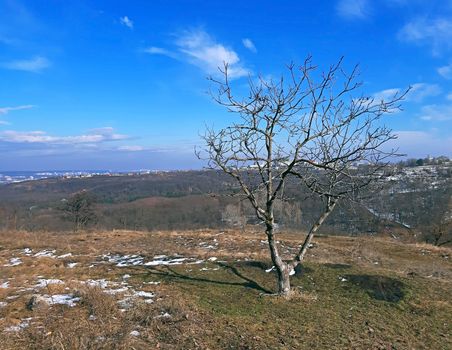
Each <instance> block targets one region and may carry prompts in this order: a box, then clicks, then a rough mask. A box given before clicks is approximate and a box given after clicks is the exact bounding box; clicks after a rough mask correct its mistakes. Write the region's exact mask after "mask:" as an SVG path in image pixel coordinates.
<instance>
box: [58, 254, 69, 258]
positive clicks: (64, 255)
mask: <svg viewBox="0 0 452 350" xmlns="http://www.w3.org/2000/svg"><path fill="white" fill-rule="evenodd" d="M70 256H72V253H67V254H63V255H59V256H58V259H64V258H68V257H70Z"/></svg>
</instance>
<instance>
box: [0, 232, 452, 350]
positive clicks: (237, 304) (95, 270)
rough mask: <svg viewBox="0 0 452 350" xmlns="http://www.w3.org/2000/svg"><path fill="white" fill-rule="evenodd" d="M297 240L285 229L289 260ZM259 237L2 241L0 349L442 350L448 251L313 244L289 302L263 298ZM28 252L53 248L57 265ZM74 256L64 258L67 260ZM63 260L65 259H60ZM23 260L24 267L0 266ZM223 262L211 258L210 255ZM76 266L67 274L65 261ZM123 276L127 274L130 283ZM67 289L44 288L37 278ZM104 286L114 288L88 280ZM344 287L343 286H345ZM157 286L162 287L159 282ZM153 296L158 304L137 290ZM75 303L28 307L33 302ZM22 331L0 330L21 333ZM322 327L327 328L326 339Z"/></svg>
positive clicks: (332, 240) (90, 236) (323, 240)
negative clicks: (130, 260) (169, 259)
mask: <svg viewBox="0 0 452 350" xmlns="http://www.w3.org/2000/svg"><path fill="white" fill-rule="evenodd" d="M302 236H303V235H302V234H301V233H281V234H280V236H279V239H280V242H281V243H282V253H283V254H285V255H286V256H287V257H289V256H290V254H291V253H292V252H294V251H296V249H297V248H298V246H299V244H300V241H301V239H300V238H302ZM263 239H264V237H263V236H262V234H261V233H260V232H256V231H253V230H251V229H250V230H247V231H246V232H238V231H234V230H230V231H218V230H198V231H183V232H179V231H172V232H152V233H148V232H133V231H112V232H83V233H77V234H70V235H63V234H60V233H48V232H42V233H29V232H1V233H0V247H1V249H0V265H1V266H2V269H1V270H0V284H1V283H4V282H8V286H7V288H0V301H3V302H6V303H7V304H6V305H4V306H3V307H0V332H1V333H0V335H1V338H2V342H1V343H0V349H8V350H10V349H11V350H15V349H157V348H160V349H174V348H176V349H223V348H224V349H226V348H228V349H287V348H299V349H326V348H328V349H343V348H356V349H409V348H430V349H446V348H448V347H449V346H452V344H451V341H450V336H451V328H450V323H449V322H450V312H452V304H451V299H450V290H451V287H452V283H451V282H452V264H451V262H450V252H451V250H450V249H449V248H446V247H441V248H438V247H433V246H430V245H425V244H423V245H420V244H404V243H401V242H398V241H395V240H390V239H383V238H375V237H369V238H364V237H362V238H351V237H332V236H330V237H318V238H316V239H315V245H314V247H313V248H312V249H310V250H309V252H308V256H307V263H306V264H305V265H304V266H303V269H302V270H301V273H300V274H297V275H296V276H294V278H293V286H294V290H295V293H294V294H293V295H292V297H291V298H290V299H289V300H285V299H284V300H282V299H279V298H273V297H261V296H260V294H261V293H262V292H264V291H272V290H273V289H274V286H275V276H274V275H273V274H271V273H265V272H264V269H265V268H267V267H269V266H270V264H269V261H268V250H267V249H268V248H267V246H266V244H265V242H261V240H263ZM25 248H30V249H32V252H33V254H36V253H37V252H40V251H43V250H50V251H53V250H55V252H54V253H53V255H52V256H50V257H40V258H39V257H35V256H33V254H31V255H30V254H29V255H28V256H27V255H25V254H24V252H23V249H25ZM68 253H71V254H72V255H70V256H67V255H66V254H68ZM104 254H110V255H111V254H119V255H126V254H129V255H132V254H137V255H140V256H141V257H142V258H143V261H148V260H152V258H153V257H154V256H156V255H167V256H178V255H180V256H184V257H190V258H193V261H194V260H198V259H200V260H203V261H204V262H203V263H201V264H188V263H183V264H181V265H173V266H155V267H154V266H143V265H136V266H126V267H120V266H116V264H115V263H108V262H107V261H106V259H105V258H103V257H102V256H103V255H104ZM61 255H63V257H59V256H61ZM13 257H19V258H20V259H21V262H22V263H21V264H19V265H17V266H3V265H8V264H9V263H10V259H11V258H13ZM213 257H215V258H217V259H216V260H210V261H209V260H208V259H209V258H213ZM73 263H76V265H74V266H73V267H72V268H70V267H69V266H70V264H73ZM125 275H130V276H129V277H125ZM40 278H41V279H60V280H62V281H63V282H64V283H59V284H48V285H46V286H41V287H37V286H36V284H37V281H38V280H39V279H40ZM99 279H106V280H107V281H110V283H111V284H110V285H109V287H108V288H111V289H114V290H119V289H120V288H123V287H124V286H127V288H129V291H127V292H114V293H106V291H107V289H106V288H104V287H99V286H90V285H87V284H86V281H88V280H99ZM342 279H345V280H346V282H341V281H342ZM154 282H159V284H155V283H154ZM132 289H133V290H135V291H143V292H148V293H149V292H152V293H154V294H155V297H154V298H153V301H154V302H153V303H147V302H145V299H143V298H139V297H136V298H135V297H134V298H132V300H131V302H130V303H131V304H130V305H129V306H128V308H127V307H124V305H123V304H121V303H118V302H120V301H121V300H124V299H125V298H127V293H130V290H132ZM36 294H39V295H50V296H51V295H58V294H70V295H72V296H74V297H77V298H79V301H78V302H77V303H76V306H74V307H69V306H67V305H51V306H45V305H44V306H41V307H37V308H35V309H34V310H29V309H27V303H28V301H29V300H30V298H31V296H32V295H36ZM28 318H30V320H29V321H28V323H29V325H28V326H27V327H24V328H23V329H22V330H20V331H17V332H16V331H3V330H5V329H7V328H8V327H11V326H14V325H16V326H17V325H20V324H23V323H24V322H27V321H26V320H27V319H28ZM319 329H322V332H319Z"/></svg>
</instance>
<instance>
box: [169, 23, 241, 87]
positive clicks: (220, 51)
mask: <svg viewBox="0 0 452 350" xmlns="http://www.w3.org/2000/svg"><path fill="white" fill-rule="evenodd" d="M176 45H177V46H178V48H179V51H180V52H182V53H183V54H184V55H185V56H186V57H187V58H188V59H189V61H190V63H192V64H194V65H196V66H198V67H200V68H201V69H203V70H204V71H205V72H207V73H208V74H216V73H218V67H220V68H222V67H223V66H224V63H227V64H228V65H229V74H230V77H231V78H239V77H242V76H246V75H248V74H250V71H249V70H248V69H246V68H245V67H244V66H243V65H242V64H241V62H240V58H239V56H238V55H237V53H236V52H235V51H234V50H232V49H229V48H227V47H225V46H224V45H223V44H219V43H217V42H215V40H214V39H213V38H212V37H211V36H210V35H209V34H207V33H206V32H205V31H202V30H196V31H189V32H185V33H184V34H183V35H182V36H180V37H179V39H178V40H177V42H176Z"/></svg>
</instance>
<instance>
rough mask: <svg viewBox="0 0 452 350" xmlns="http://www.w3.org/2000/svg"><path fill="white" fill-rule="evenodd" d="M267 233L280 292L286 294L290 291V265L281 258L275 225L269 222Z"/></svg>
mask: <svg viewBox="0 0 452 350" xmlns="http://www.w3.org/2000/svg"><path fill="white" fill-rule="evenodd" d="M266 233H267V239H268V246H269V248H270V255H271V258H272V262H273V265H274V266H275V269H276V273H277V275H278V294H279V295H284V296H286V295H288V294H289V293H290V277H289V272H290V270H289V266H288V264H287V263H285V262H284V261H283V260H282V259H281V256H280V255H279V251H278V247H277V246H276V241H275V236H274V233H273V225H268V224H267V230H266Z"/></svg>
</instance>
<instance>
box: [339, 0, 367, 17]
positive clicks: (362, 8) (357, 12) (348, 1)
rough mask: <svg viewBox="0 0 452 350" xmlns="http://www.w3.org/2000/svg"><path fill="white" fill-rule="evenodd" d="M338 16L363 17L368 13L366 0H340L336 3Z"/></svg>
mask: <svg viewBox="0 0 452 350" xmlns="http://www.w3.org/2000/svg"><path fill="white" fill-rule="evenodd" d="M336 11H337V13H338V14H339V16H341V17H344V18H347V19H364V18H366V17H367V16H368V15H369V13H370V2H369V1H368V0H340V1H339V2H338V3H337V5H336Z"/></svg>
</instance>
